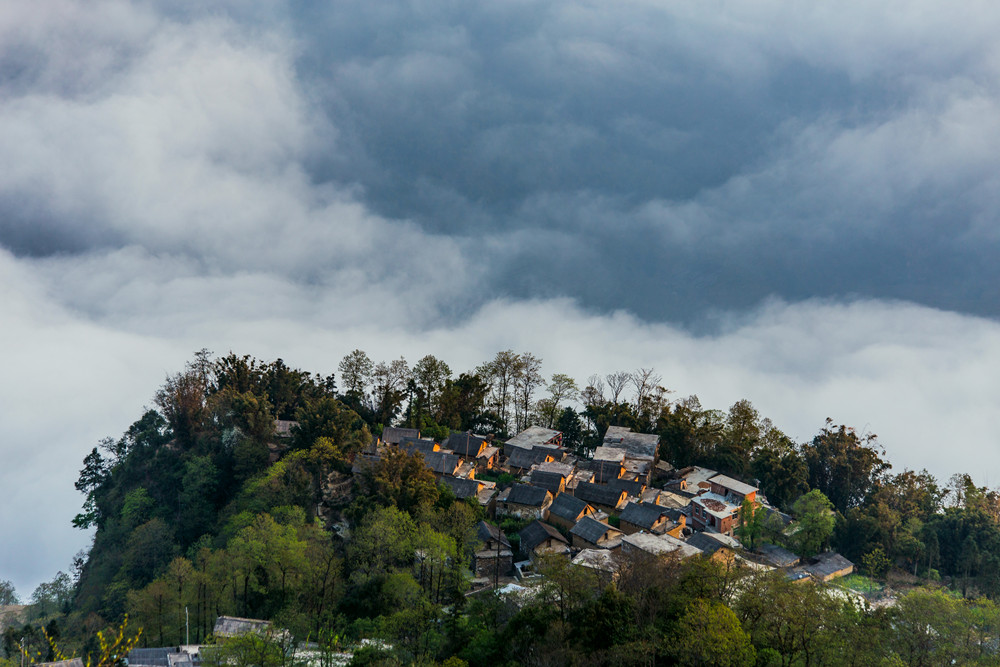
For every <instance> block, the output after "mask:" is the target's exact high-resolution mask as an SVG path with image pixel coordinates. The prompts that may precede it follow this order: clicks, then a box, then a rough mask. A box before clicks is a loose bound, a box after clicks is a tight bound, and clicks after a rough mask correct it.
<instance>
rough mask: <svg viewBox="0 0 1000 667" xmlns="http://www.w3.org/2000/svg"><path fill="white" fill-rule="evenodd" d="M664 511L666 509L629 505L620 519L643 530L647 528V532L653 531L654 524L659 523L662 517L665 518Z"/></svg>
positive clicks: (638, 504)
mask: <svg viewBox="0 0 1000 667" xmlns="http://www.w3.org/2000/svg"><path fill="white" fill-rule="evenodd" d="M662 509H665V508H659V507H654V506H650V505H645V504H642V503H629V504H628V505H626V506H625V509H623V510H622V513H621V517H619V518H620V519H621V520H622V521H627V522H628V523H630V524H632V525H633V526H639V527H641V528H645V529H646V530H650V529H652V527H653V524H655V523H656V522H657V521H659V520H660V517H662V516H663V514H664V513H663V511H662Z"/></svg>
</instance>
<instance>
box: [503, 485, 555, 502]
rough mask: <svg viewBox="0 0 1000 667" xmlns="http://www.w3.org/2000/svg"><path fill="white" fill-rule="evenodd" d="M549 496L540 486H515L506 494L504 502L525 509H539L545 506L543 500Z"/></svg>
mask: <svg viewBox="0 0 1000 667" xmlns="http://www.w3.org/2000/svg"><path fill="white" fill-rule="evenodd" d="M549 495H550V494H549V492H548V491H547V490H545V489H543V488H542V487H540V486H532V485H531V484H515V485H514V486H512V487H511V489H510V492H509V493H508V494H507V498H506V500H505V502H508V503H514V504H516V505H525V506H527V507H541V506H542V505H544V504H545V498H546V497H548V496H549Z"/></svg>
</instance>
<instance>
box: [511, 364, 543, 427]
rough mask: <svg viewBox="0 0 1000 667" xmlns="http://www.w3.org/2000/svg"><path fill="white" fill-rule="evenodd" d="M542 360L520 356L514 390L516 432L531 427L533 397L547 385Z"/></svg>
mask: <svg viewBox="0 0 1000 667" xmlns="http://www.w3.org/2000/svg"><path fill="white" fill-rule="evenodd" d="M541 370H542V360H541V359H539V358H538V357H536V356H535V355H533V354H531V353H530V352H525V353H524V354H521V355H519V356H518V361H517V365H516V371H517V372H516V373H515V375H514V388H515V393H516V397H517V398H516V412H515V422H516V424H517V425H516V427H515V430H517V431H522V430H524V429H526V428H528V426H530V425H531V424H530V419H531V407H532V406H533V405H534V401H533V400H532V396H534V393H535V390H536V389H538V388H539V387H541V386H542V385H543V384H545V380H543V379H542V374H541Z"/></svg>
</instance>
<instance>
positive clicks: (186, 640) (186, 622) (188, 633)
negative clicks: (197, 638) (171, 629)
mask: <svg viewBox="0 0 1000 667" xmlns="http://www.w3.org/2000/svg"><path fill="white" fill-rule="evenodd" d="M184 644H185V645H187V646H190V645H191V623H190V619H189V618H188V608H187V605H184Z"/></svg>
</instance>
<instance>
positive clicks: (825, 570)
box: [802, 551, 854, 579]
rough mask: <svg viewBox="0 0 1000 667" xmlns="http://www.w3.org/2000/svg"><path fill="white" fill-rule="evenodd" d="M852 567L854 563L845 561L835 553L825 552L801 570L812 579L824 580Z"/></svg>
mask: <svg viewBox="0 0 1000 667" xmlns="http://www.w3.org/2000/svg"><path fill="white" fill-rule="evenodd" d="M853 567H854V563H852V562H851V561H849V560H847V559H846V558H844V557H843V556H841V555H840V554H838V553H837V552H835V551H827V552H825V553H821V554H820V555H818V556H816V557H815V558H813V559H812V561H811V562H810V563H809V565H806V566H805V567H803V568H802V569H804V570H805V571H806V572H808V573H809V574H811V575H813V576H814V577H819V578H821V579H826V578H828V577H832V576H833V575H835V574H837V573H838V572H841V571H843V570H846V569H848V568H853Z"/></svg>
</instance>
